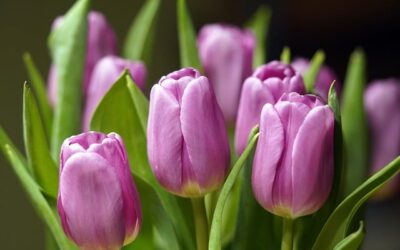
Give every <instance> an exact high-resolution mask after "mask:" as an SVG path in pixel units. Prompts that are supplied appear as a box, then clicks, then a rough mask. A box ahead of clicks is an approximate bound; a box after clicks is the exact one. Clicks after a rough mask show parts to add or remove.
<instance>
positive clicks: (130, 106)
mask: <svg viewBox="0 0 400 250" xmlns="http://www.w3.org/2000/svg"><path fill="white" fill-rule="evenodd" d="M147 113H148V101H147V100H146V98H145V97H144V96H143V94H142V93H141V92H140V90H139V89H138V87H137V86H136V84H134V82H133V80H132V79H131V77H130V76H129V73H128V72H127V71H124V72H123V73H122V75H121V76H120V78H119V79H118V80H117V81H116V82H115V83H114V85H113V86H112V87H111V89H110V90H109V91H108V93H107V94H106V95H105V96H104V97H103V99H102V100H101V102H100V104H99V105H98V106H97V109H96V111H95V113H94V115H93V117H92V121H91V130H95V131H101V132H103V133H110V132H116V133H118V134H119V135H120V136H121V137H122V138H123V140H124V142H125V146H126V149H127V152H128V156H129V162H130V163H131V170H132V173H133V174H134V175H135V176H137V177H139V178H140V179H142V180H143V181H144V182H146V183H147V184H149V185H150V186H151V187H152V188H153V189H154V191H155V192H156V194H157V196H158V198H159V199H160V202H161V204H162V206H163V207H164V209H165V210H166V212H167V214H168V216H169V217H170V219H171V221H172V223H173V225H174V228H175V230H176V232H177V234H178V236H179V239H180V241H182V242H183V244H184V245H185V248H184V249H194V245H193V240H192V238H191V235H190V230H189V227H188V225H187V222H186V221H185V220H184V219H183V218H184V217H183V214H182V211H181V209H180V207H179V205H178V203H177V200H176V198H175V197H174V196H173V195H171V194H169V193H167V192H166V191H165V190H164V189H163V188H162V187H161V186H160V184H159V183H158V182H157V180H156V179H155V177H154V175H153V173H152V171H151V169H150V166H149V163H148V160H147V151H146V149H147V147H146V134H145V131H146V129H145V128H146V124H147Z"/></svg>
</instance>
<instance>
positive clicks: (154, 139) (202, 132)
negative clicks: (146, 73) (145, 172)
mask: <svg viewBox="0 0 400 250" xmlns="http://www.w3.org/2000/svg"><path fill="white" fill-rule="evenodd" d="M147 137H148V138H147V152H148V156H149V161H150V165H151V167H152V170H153V172H154V174H155V176H156V177H157V179H158V181H159V182H160V183H161V185H162V186H164V187H165V188H166V189H167V190H168V191H170V192H172V193H175V194H177V195H180V196H184V197H200V196H202V195H204V194H205V193H207V192H210V191H212V190H215V189H216V188H218V187H219V186H220V185H221V184H222V182H223V181H224V179H225V177H226V174H227V171H228V168H229V161H230V153H229V144H228V137H227V132H226V130H225V123H224V118H223V115H222V111H221V110H220V108H219V106H218V104H217V101H216V99H215V95H214V93H213V90H212V86H211V85H210V83H209V81H208V79H207V77H205V76H201V75H200V73H199V72H198V71H197V70H195V69H192V68H184V69H181V70H179V71H175V72H173V73H170V74H169V75H167V76H164V77H162V78H161V80H160V81H159V83H158V84H156V85H154V86H153V88H152V90H151V94H150V110H149V121H148V127H147Z"/></svg>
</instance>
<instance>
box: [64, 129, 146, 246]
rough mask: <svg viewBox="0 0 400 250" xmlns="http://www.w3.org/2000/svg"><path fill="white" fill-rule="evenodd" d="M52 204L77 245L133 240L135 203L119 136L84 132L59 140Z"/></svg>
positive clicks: (136, 218)
mask: <svg viewBox="0 0 400 250" xmlns="http://www.w3.org/2000/svg"><path fill="white" fill-rule="evenodd" d="M57 207H58V213H59V215H60V218H61V223H62V226H63V228H64V231H65V233H66V234H67V235H68V237H69V238H71V239H72V240H73V241H74V242H75V243H76V244H77V245H78V246H79V247H80V248H81V249H120V248H121V247H122V245H124V244H127V243H129V242H131V241H133V240H134V239H135V238H136V236H137V234H138V232H139V229H140V225H141V210H140V203H139V197H138V193H137V191H136V187H135V184H134V182H133V180H132V176H131V173H130V171H129V163H128V158H127V154H126V151H125V147H124V144H123V142H122V139H121V137H120V136H119V135H117V134H115V133H111V134H108V135H105V134H102V133H98V132H88V133H83V134H80V135H77V136H72V137H70V138H68V139H66V140H65V141H64V143H63V145H62V148H61V155H60V186H59V190H58V199H57Z"/></svg>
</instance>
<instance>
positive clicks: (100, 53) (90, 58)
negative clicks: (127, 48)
mask: <svg viewBox="0 0 400 250" xmlns="http://www.w3.org/2000/svg"><path fill="white" fill-rule="evenodd" d="M62 20H63V17H58V18H56V20H55V21H54V22H53V25H52V30H54V29H56V28H57V27H58V26H60V24H61V22H62ZM86 39H87V40H86V56H85V68H84V73H83V74H84V75H83V85H82V89H83V93H85V94H86V91H87V90H88V88H89V82H90V77H91V75H92V72H93V69H94V66H95V64H96V63H97V61H98V60H100V59H101V58H102V57H104V56H106V55H116V54H117V37H116V35H115V33H114V31H113V29H112V28H111V26H110V24H109V23H108V22H107V20H106V18H105V17H104V16H103V15H102V14H101V13H99V12H96V11H91V12H90V13H89V15H88V34H87V38H86ZM47 81H48V83H47V87H48V89H47V94H48V99H49V102H50V103H51V104H52V105H53V106H54V105H56V102H57V70H56V67H55V65H54V64H53V65H51V67H50V71H49V76H48V80H47Z"/></svg>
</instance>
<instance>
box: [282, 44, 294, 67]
mask: <svg viewBox="0 0 400 250" xmlns="http://www.w3.org/2000/svg"><path fill="white" fill-rule="evenodd" d="M291 60H292V58H291V51H290V48H289V47H284V48H283V50H282V53H281V62H283V63H286V64H290V62H291Z"/></svg>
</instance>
